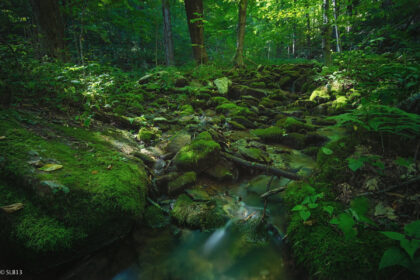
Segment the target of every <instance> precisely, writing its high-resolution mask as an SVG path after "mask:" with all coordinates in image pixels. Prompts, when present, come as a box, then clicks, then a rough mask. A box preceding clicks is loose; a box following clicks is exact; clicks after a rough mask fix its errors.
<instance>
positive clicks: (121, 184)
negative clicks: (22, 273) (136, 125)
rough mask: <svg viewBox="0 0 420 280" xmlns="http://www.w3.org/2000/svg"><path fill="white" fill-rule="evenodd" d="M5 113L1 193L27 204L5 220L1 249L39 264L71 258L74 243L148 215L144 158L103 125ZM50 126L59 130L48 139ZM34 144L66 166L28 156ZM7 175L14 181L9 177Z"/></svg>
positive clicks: (107, 234)
mask: <svg viewBox="0 0 420 280" xmlns="http://www.w3.org/2000/svg"><path fill="white" fill-rule="evenodd" d="M19 114H21V113H19ZM31 114H32V115H31V118H34V117H36V116H34V115H33V114H34V113H31ZM2 115H3V116H4V113H3V112H0V119H1V122H0V131H2V134H3V135H5V136H7V141H1V142H0V154H1V158H2V160H1V162H0V201H1V202H2V204H5V205H8V204H11V203H15V202H21V201H22V202H24V204H25V207H24V208H23V209H21V210H19V212H17V213H14V214H13V215H14V218H13V219H10V220H2V226H1V230H0V247H1V248H2V253H5V254H8V253H11V252H8V250H7V249H6V248H10V249H11V250H12V251H13V254H14V255H17V256H18V257H19V261H20V263H21V264H22V265H23V266H25V267H28V266H30V267H31V268H36V269H37V271H38V270H42V269H45V266H48V267H51V266H55V265H57V264H58V263H63V262H64V261H68V260H69V259H70V258H72V257H74V252H75V251H74V250H76V251H77V252H79V253H80V254H84V253H87V252H89V251H91V250H93V249H95V248H96V249H97V246H98V245H99V244H101V243H102V242H103V241H104V240H112V239H114V238H115V237H117V236H121V235H123V234H125V233H126V231H127V230H128V229H129V228H130V227H131V225H132V224H133V223H134V222H135V221H138V220H140V219H141V218H142V216H143V212H144V208H145V204H146V202H145V197H146V193H147V189H148V185H149V181H148V175H147V173H146V171H145V168H144V166H143V164H142V163H141V161H139V160H134V159H132V158H131V157H127V155H126V154H125V153H123V152H121V151H120V150H119V149H118V148H117V147H114V146H112V145H109V143H108V142H106V141H104V139H102V138H101V137H98V135H99V133H97V132H93V131H89V130H87V129H81V128H78V127H65V126H60V125H59V124H54V125H49V124H47V123H45V122H44V121H43V120H42V118H39V119H38V121H37V124H36V126H35V125H31V124H30V123H29V122H25V123H21V121H20V117H19V119H16V118H15V117H13V116H12V115H8V116H7V118H3V117H2ZM16 115H17V114H16ZM22 116H25V118H26V115H22ZM46 133H54V135H55V136H54V138H53V139H50V138H48V137H45V135H46ZM57 139H59V140H57ZM133 149H134V148H133ZM30 151H35V152H36V153H37V154H38V155H39V157H41V158H44V159H52V158H53V159H55V160H56V161H57V162H61V163H62V165H63V168H62V169H59V170H56V171H54V172H43V171H39V170H37V169H36V168H34V167H33V166H31V165H30V164H27V162H28V161H29V160H31V158H32V156H31V155H30V154H29V152H30ZM6 177H7V179H8V181H13V182H14V184H13V185H9V184H6V183H3V179H5V178H6ZM15 214H18V215H15ZM3 250H4V251H3ZM46 256H48V261H46ZM28 269H29V268H28Z"/></svg>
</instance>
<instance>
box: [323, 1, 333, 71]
mask: <svg viewBox="0 0 420 280" xmlns="http://www.w3.org/2000/svg"><path fill="white" fill-rule="evenodd" d="M329 13H330V0H323V4H322V53H323V56H324V63H325V65H327V66H330V65H331V64H332V59H331V24H330V15H329Z"/></svg>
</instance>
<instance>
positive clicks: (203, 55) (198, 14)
mask: <svg viewBox="0 0 420 280" xmlns="http://www.w3.org/2000/svg"><path fill="white" fill-rule="evenodd" d="M184 4H185V11H186V13H187V21H188V29H189V31H190V37H191V43H192V49H193V55H194V59H195V61H196V62H197V63H198V64H203V63H207V61H208V56H207V52H206V49H205V47H204V23H203V0H185V1H184Z"/></svg>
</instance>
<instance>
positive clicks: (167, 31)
mask: <svg viewBox="0 0 420 280" xmlns="http://www.w3.org/2000/svg"><path fill="white" fill-rule="evenodd" d="M162 15H163V42H164V45H165V62H166V65H167V66H170V65H174V41H173V40H172V26H171V10H170V6H169V0H162Z"/></svg>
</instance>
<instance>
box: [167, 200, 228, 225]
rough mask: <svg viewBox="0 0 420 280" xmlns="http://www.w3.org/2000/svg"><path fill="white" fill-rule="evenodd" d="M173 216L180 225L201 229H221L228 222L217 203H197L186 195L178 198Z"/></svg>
mask: <svg viewBox="0 0 420 280" xmlns="http://www.w3.org/2000/svg"><path fill="white" fill-rule="evenodd" d="M171 215H172V217H173V218H174V219H175V220H176V221H177V222H178V223H179V224H180V225H184V226H188V227H191V228H200V229H214V228H219V227H221V226H223V225H224V224H225V223H226V221H227V217H226V214H225V213H224V211H223V209H222V208H221V207H220V206H218V205H217V203H216V202H214V201H212V202H210V203H207V202H195V201H193V200H192V199H191V198H189V197H188V196H187V195H185V194H182V195H180V196H179V197H178V199H177V200H176V202H175V205H174V208H173V209H172V212H171Z"/></svg>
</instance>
